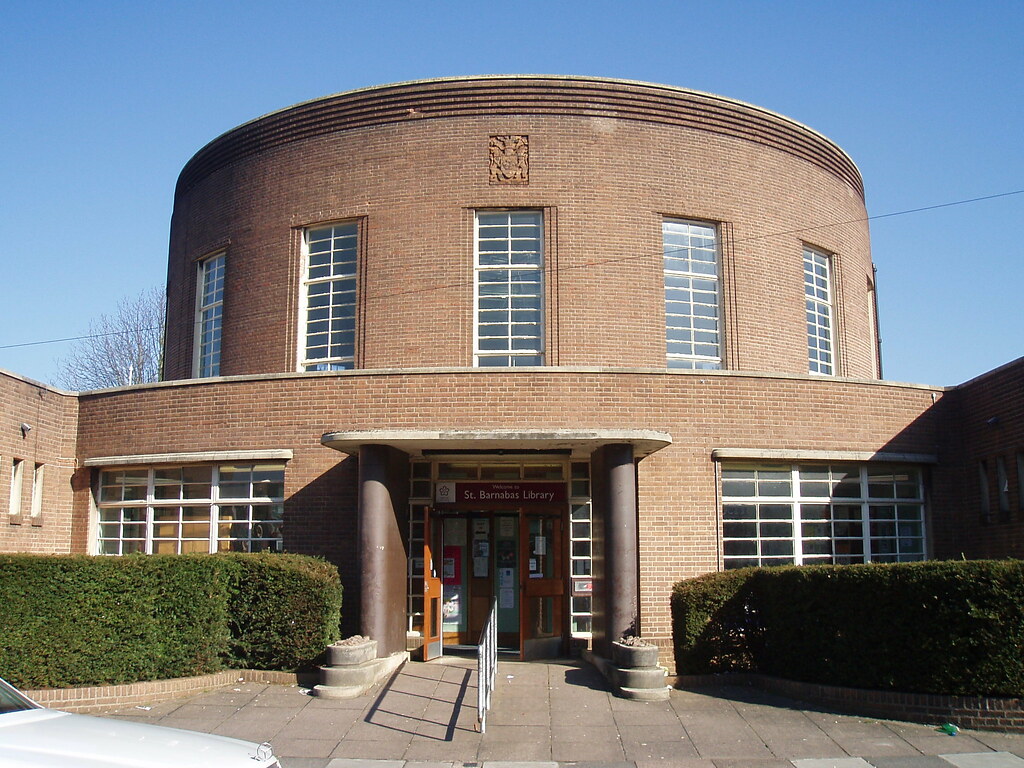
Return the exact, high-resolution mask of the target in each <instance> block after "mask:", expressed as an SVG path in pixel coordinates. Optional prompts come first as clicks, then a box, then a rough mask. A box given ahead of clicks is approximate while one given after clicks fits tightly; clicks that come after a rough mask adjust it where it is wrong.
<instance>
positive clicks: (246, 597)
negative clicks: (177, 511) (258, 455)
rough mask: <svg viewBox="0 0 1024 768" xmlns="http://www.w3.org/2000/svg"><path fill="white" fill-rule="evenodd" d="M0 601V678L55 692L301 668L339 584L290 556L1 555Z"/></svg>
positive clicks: (316, 646)
mask: <svg viewBox="0 0 1024 768" xmlns="http://www.w3.org/2000/svg"><path fill="white" fill-rule="evenodd" d="M0 600H2V603H0V677H4V678H6V679H7V680H8V681H10V682H11V683H13V684H15V685H18V686H20V687H25V688H40V687H65V686H72V685H90V684H103V683H129V682H136V681H139V680H156V679H163V678H172V677H184V676H190V675H199V674H205V673H208V672H214V671H217V670H218V669H222V668H224V667H226V666H243V667H253V668H258V669H287V670H292V669H299V668H302V667H307V666H310V665H311V664H313V663H314V662H315V661H316V659H317V657H318V656H319V655H320V654H322V653H323V650H324V647H325V646H326V645H327V644H329V643H331V642H333V641H334V640H335V639H337V637H338V622H339V618H340V610H341V586H340V583H339V580H338V572H337V569H336V568H334V566H332V565H330V564H328V563H325V562H323V561H320V560H315V559H313V558H308V557H302V556H299V555H280V554H259V555H238V554H223V555H133V556H128V557H118V558H113V557H87V556H76V555H71V556H38V555H0Z"/></svg>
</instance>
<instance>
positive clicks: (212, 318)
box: [192, 251, 226, 378]
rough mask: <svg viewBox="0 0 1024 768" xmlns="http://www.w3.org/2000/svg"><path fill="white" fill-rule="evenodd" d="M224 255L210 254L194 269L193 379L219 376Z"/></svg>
mask: <svg viewBox="0 0 1024 768" xmlns="http://www.w3.org/2000/svg"><path fill="white" fill-rule="evenodd" d="M225 269H226V252H225V251H219V252H218V253H214V254H211V255H210V256H207V257H206V258H205V259H203V260H202V261H200V262H199V263H198V269H197V270H196V322H195V333H194V339H195V342H194V346H195V352H194V355H193V362H192V371H193V375H194V376H195V377H196V378H208V377H211V376H220V353H221V342H222V339H223V330H224V277H225Z"/></svg>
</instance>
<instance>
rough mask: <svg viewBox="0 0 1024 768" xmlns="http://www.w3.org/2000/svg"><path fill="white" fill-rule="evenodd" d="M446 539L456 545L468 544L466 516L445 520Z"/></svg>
mask: <svg viewBox="0 0 1024 768" xmlns="http://www.w3.org/2000/svg"><path fill="white" fill-rule="evenodd" d="M444 540H445V542H447V543H448V544H451V545H453V546H456V547H464V546H466V520H465V518H461V517H455V518H451V517H450V518H447V519H446V520H445V521H444Z"/></svg>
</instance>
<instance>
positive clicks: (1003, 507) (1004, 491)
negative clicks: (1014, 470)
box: [996, 456, 1010, 523]
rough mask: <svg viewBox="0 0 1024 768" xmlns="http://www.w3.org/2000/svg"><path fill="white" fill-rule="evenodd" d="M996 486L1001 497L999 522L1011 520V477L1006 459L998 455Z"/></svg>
mask: <svg viewBox="0 0 1024 768" xmlns="http://www.w3.org/2000/svg"><path fill="white" fill-rule="evenodd" d="M996 485H997V486H998V487H997V488H996V492H997V498H998V499H999V522H1001V523H1005V522H1009V520H1010V478H1009V476H1008V475H1007V474H1006V460H1005V459H1004V458H1003V457H1002V456H996Z"/></svg>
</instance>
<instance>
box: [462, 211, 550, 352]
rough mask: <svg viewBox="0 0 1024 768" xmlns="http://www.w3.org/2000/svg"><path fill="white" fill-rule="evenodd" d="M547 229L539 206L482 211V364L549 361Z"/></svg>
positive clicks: (478, 337) (478, 331)
mask: <svg viewBox="0 0 1024 768" xmlns="http://www.w3.org/2000/svg"><path fill="white" fill-rule="evenodd" d="M543 230H544V221H543V215H542V213H541V212H540V211H480V212H478V213H477V216H476V328H475V340H474V346H475V362H476V365H478V366H481V367H483V366H499V367H501V366H521V365H544V313H543V300H544V279H543V278H544V273H543V268H544V256H543V252H544V237H543Z"/></svg>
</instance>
